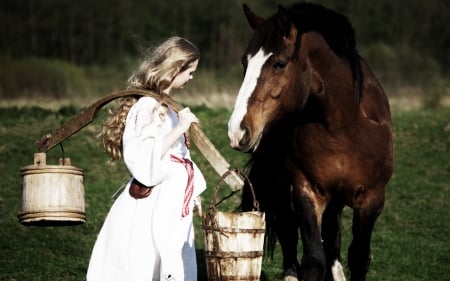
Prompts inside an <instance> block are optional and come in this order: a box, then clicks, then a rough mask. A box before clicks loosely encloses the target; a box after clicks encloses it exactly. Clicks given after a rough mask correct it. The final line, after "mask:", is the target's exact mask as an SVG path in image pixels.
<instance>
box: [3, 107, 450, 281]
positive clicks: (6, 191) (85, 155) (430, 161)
mask: <svg viewBox="0 0 450 281" xmlns="http://www.w3.org/2000/svg"><path fill="white" fill-rule="evenodd" d="M79 110H80V109H79V108H74V107H65V108H61V109H60V110H59V111H50V110H46V109H41V108H37V107H35V108H31V107H30V108H23V109H19V108H2V109H0V155H1V161H0V171H1V178H2V180H1V188H0V214H1V216H0V237H1V239H0V253H1V259H0V280H9V281H12V280H17V281H30V280H53V281H57V280H84V279H85V278H84V276H85V272H86V269H87V265H88V262H89V256H90V252H91V249H92V246H93V245H94V242H95V238H96V235H97V233H98V231H99V229H100V227H101V225H102V222H103V220H104V218H105V216H106V214H107V212H108V210H109V208H110V206H111V204H112V202H113V198H111V196H112V194H113V193H114V192H115V191H116V189H117V188H118V187H119V186H120V185H121V183H122V182H123V181H125V180H126V179H127V177H128V174H127V171H126V169H125V167H124V166H123V164H122V163H117V164H115V165H111V164H109V163H108V162H107V157H106V155H105V154H104V153H103V152H102V148H101V146H100V142H99V141H98V140H97V139H96V138H95V134H96V132H97V131H98V129H99V121H100V119H101V117H100V116H99V118H97V119H96V120H95V121H94V123H93V124H91V125H89V126H88V127H86V128H84V129H82V130H81V131H80V132H78V133H77V134H75V135H74V136H72V137H71V138H69V139H68V140H66V141H65V142H64V143H63V146H64V151H65V155H66V156H68V157H70V158H71V160H72V164H73V165H74V166H77V167H80V168H83V169H84V180H85V183H84V185H85V192H86V215H87V222H86V224H83V225H79V226H70V227H29V226H28V227H27V226H23V225H21V224H20V223H19V220H18V218H17V214H18V213H19V211H20V209H21V194H22V178H21V174H20V168H21V167H24V166H27V165H31V164H32V163H33V153H35V152H37V149H36V147H35V146H34V142H35V141H36V140H37V139H39V138H40V137H41V136H42V135H44V134H46V133H48V132H51V131H52V130H53V129H54V128H56V127H58V126H59V125H60V124H61V123H63V122H64V121H66V120H68V119H69V118H71V117H72V116H74V115H75V114H76V113H77V112H78V111H79ZM192 110H193V111H194V112H195V113H196V114H197V116H198V117H199V119H200V120H201V123H202V128H203V129H204V130H205V132H206V133H207V135H208V136H209V137H210V138H211V139H212V141H213V142H214V144H215V145H216V146H217V148H218V149H219V150H220V151H221V153H222V154H223V155H224V157H225V158H226V159H227V160H228V161H229V162H230V163H231V165H232V166H233V167H238V168H240V167H243V166H244V163H245V160H246V156H245V155H244V154H242V153H239V152H236V151H234V150H232V149H231V148H230V147H229V145H228V141H227V137H226V122H227V120H228V117H229V114H230V112H229V111H228V110H225V109H215V110H212V109H208V108H206V107H194V108H192ZM393 116H394V132H395V133H394V136H395V172H394V176H393V178H392V180H391V181H390V183H389V186H388V189H387V202H386V207H385V210H384V212H383V213H382V215H381V217H380V219H379V220H378V222H377V225H376V227H375V232H374V234H373V243H372V255H373V261H372V266H371V269H370V272H369V274H368V278H367V280H369V281H374V280H395V281H402V280H405V281H406V280H408V281H411V280H450V277H449V276H450V267H449V265H450V258H449V253H450V246H449V242H448V239H449V238H450V222H449V221H450V220H449V217H450V209H449V206H448V204H449V203H450V181H449V178H450V167H449V162H450V161H449V160H450V152H449V151H450V150H449V144H450V131H449V123H450V110H448V108H441V109H436V110H434V111H425V110H411V111H402V110H398V111H394V112H393ZM60 155H61V150H60V148H59V147H55V148H53V149H52V150H50V151H49V152H48V153H47V162H48V163H49V164H51V163H57V159H58V158H59V157H60ZM192 156H193V158H194V159H195V160H196V162H197V163H198V164H199V166H200V168H201V169H202V170H203V172H204V174H205V176H206V178H207V181H208V190H207V191H206V192H205V193H204V196H203V197H204V204H203V207H204V209H206V208H207V206H208V205H209V202H210V200H211V196H212V191H213V188H214V187H215V186H216V184H217V183H218V181H219V176H218V175H217V174H216V173H215V172H214V171H213V169H212V168H211V167H210V166H209V164H208V163H207V161H206V160H205V159H204V158H203V157H202V156H201V155H200V154H199V153H198V151H196V149H195V148H193V151H192ZM228 193H229V190H228V189H227V188H226V187H225V186H224V187H223V188H222V186H221V196H224V195H226V194H228ZM238 202H239V193H238V194H236V195H234V196H233V197H231V198H230V199H228V200H227V201H226V204H224V206H222V207H220V208H223V209H224V210H230V211H232V210H233V208H234V207H237V205H238ZM350 221H351V214H350V210H349V209H345V211H344V215H343V230H344V233H343V235H344V236H343V240H344V241H343V243H344V245H343V250H342V255H343V256H345V255H346V251H347V250H346V248H347V246H348V244H349V241H350V229H351V226H350ZM195 224H196V236H197V249H198V250H199V255H198V259H199V271H200V276H199V280H200V281H202V280H206V277H205V268H204V257H203V256H202V252H201V250H202V249H203V241H202V239H203V238H202V232H201V226H200V220H199V219H198V218H196V220H195ZM299 247H301V246H299ZM280 263H281V255H280V252H279V249H278V251H277V252H276V253H275V258H274V259H273V260H267V259H265V260H264V264H263V272H262V278H261V279H262V280H281V277H280V276H281V270H280Z"/></svg>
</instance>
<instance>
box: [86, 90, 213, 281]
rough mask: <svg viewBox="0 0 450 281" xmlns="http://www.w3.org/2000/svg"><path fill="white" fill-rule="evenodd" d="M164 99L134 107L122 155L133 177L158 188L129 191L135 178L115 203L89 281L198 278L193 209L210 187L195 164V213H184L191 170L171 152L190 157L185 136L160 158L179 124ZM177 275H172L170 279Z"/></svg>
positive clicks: (144, 101) (97, 246)
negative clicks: (164, 108) (143, 193)
mask: <svg viewBox="0 0 450 281" xmlns="http://www.w3.org/2000/svg"><path fill="white" fill-rule="evenodd" d="M160 110H161V107H160V105H159V103H158V102H157V101H156V100H155V99H153V98H151V97H142V98H140V99H139V100H138V102H137V103H136V104H135V105H133V107H132V108H131V109H130V111H129V113H128V116H127V120H126V126H125V130H124V134H123V158H124V161H125V164H126V166H127V168H128V170H129V171H130V173H131V175H132V177H134V178H136V179H137V180H138V181H139V182H141V183H143V184H144V185H146V186H154V187H153V190H152V193H151V194H150V196H148V197H147V198H143V199H134V198H133V197H131V196H130V195H129V191H128V189H129V187H130V182H131V180H132V178H131V179H130V182H128V184H127V186H126V188H125V189H124V191H123V192H122V194H121V195H120V196H119V197H118V198H117V200H116V201H115V202H114V204H113V205H112V207H111V209H110V211H109V213H108V215H107V217H106V219H105V222H104V224H103V226H102V229H101V230H100V233H99V235H98V237H97V241H96V243H95V245H94V248H93V251H92V255H91V259H90V263H89V268H88V271H87V281H144V280H145V281H151V280H153V281H155V280H177V281H183V280H185V281H196V280H197V263H196V255H195V244H194V229H193V221H192V213H193V211H192V209H193V207H194V200H195V198H196V197H197V196H198V195H199V194H200V193H201V192H203V191H204V190H205V188H206V182H205V179H204V177H203V175H202V173H201V172H200V170H199V169H198V167H197V166H196V165H195V163H194V193H193V196H192V199H191V201H190V212H189V214H188V215H187V216H185V217H182V216H181V213H182V205H183V200H184V193H185V188H186V183H187V180H188V174H187V172H186V169H185V167H184V166H183V165H182V164H180V163H176V162H174V161H171V160H170V154H172V155H175V156H177V157H179V158H187V159H190V155H189V151H188V149H187V147H186V145H185V139H184V136H181V137H180V138H179V140H178V141H177V142H176V143H175V144H174V145H173V146H172V147H171V148H170V150H169V152H168V153H167V154H166V155H165V156H164V157H162V158H161V149H162V141H163V138H164V136H165V135H166V134H167V133H168V132H169V131H171V130H172V129H173V128H174V127H175V126H176V124H177V122H178V117H177V115H176V113H174V112H173V111H172V110H170V109H169V111H168V112H167V115H166V116H165V118H164V117H161V115H160ZM169 278H172V279H169Z"/></svg>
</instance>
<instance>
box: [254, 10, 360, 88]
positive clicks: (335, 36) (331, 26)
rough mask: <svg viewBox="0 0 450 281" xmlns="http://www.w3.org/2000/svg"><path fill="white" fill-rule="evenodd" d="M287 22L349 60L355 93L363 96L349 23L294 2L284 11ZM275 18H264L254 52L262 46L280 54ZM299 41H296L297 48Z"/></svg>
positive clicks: (331, 14) (342, 16)
mask: <svg viewBox="0 0 450 281" xmlns="http://www.w3.org/2000/svg"><path fill="white" fill-rule="evenodd" d="M285 10H286V12H287V13H288V16H289V18H290V20H291V21H292V22H293V23H294V24H295V26H296V27H297V30H298V35H299V36H298V38H300V35H301V34H303V33H306V32H309V31H315V32H317V33H319V34H321V35H322V36H323V38H324V39H325V41H326V42H327V44H328V45H329V46H330V48H331V49H332V50H333V51H334V52H335V53H336V55H338V56H340V57H346V58H347V59H348V60H349V63H350V67H351V70H352V74H353V80H354V81H355V86H356V87H355V90H356V91H357V93H359V95H361V94H362V81H363V76H362V71H361V64H360V56H359V53H358V50H357V48H356V39H355V31H354V29H353V26H352V24H351V23H350V21H349V20H348V19H347V17H345V16H344V15H342V14H339V13H337V12H335V11H333V10H331V9H328V8H325V7H323V6H321V5H319V4H313V3H297V4H293V5H291V6H288V7H287V9H285ZM277 17H278V14H275V15H273V16H271V17H270V18H268V19H267V21H266V22H265V23H264V24H263V26H261V30H260V32H258V35H256V34H255V37H254V38H253V40H252V44H251V45H250V46H249V48H250V49H253V50H257V49H258V48H259V47H261V46H263V47H264V48H265V49H266V50H267V51H271V50H272V51H275V52H279V51H280V48H281V44H280V42H282V40H281V38H282V36H284V35H286V34H280V32H278V31H279V29H278V28H277V27H278V26H277ZM300 44H301V42H297V45H298V47H300Z"/></svg>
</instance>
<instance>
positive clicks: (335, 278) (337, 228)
mask: <svg viewBox="0 0 450 281" xmlns="http://www.w3.org/2000/svg"><path fill="white" fill-rule="evenodd" d="M343 207H344V206H343V205H342V204H338V203H329V204H328V206H327V208H326V209H325V212H324V213H323V215H322V240H323V248H324V251H325V257H326V265H327V266H326V272H325V281H344V280H345V275H344V270H343V268H342V264H341V254H340V253H341V224H340V220H341V214H342V209H343Z"/></svg>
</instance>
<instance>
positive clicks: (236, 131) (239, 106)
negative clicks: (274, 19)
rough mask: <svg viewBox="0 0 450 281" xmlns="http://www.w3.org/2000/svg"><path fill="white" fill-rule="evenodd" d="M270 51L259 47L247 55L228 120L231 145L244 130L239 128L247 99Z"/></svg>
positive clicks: (238, 139) (235, 143) (237, 141)
mask: <svg viewBox="0 0 450 281" xmlns="http://www.w3.org/2000/svg"><path fill="white" fill-rule="evenodd" d="M271 55H272V53H269V54H264V50H263V49H262V48H261V49H259V51H258V52H257V53H256V54H255V55H254V56H252V57H250V56H249V57H248V58H247V60H248V65H247V70H246V72H245V76H244V81H242V85H241V88H240V89H239V93H238V96H237V98H236V103H235V105H234V111H233V114H231V117H230V120H229V121H228V137H229V138H230V141H231V146H232V147H237V146H238V145H239V141H240V140H241V139H242V137H243V136H244V133H245V132H244V130H242V129H241V126H240V125H241V122H242V119H243V118H244V116H245V113H246V112H247V105H248V99H249V98H250V96H251V94H252V93H253V91H254V90H255V87H256V83H257V82H258V78H259V76H260V75H261V68H262V66H263V65H264V63H265V62H266V61H267V59H268V58H269V57H270V56H271Z"/></svg>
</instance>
